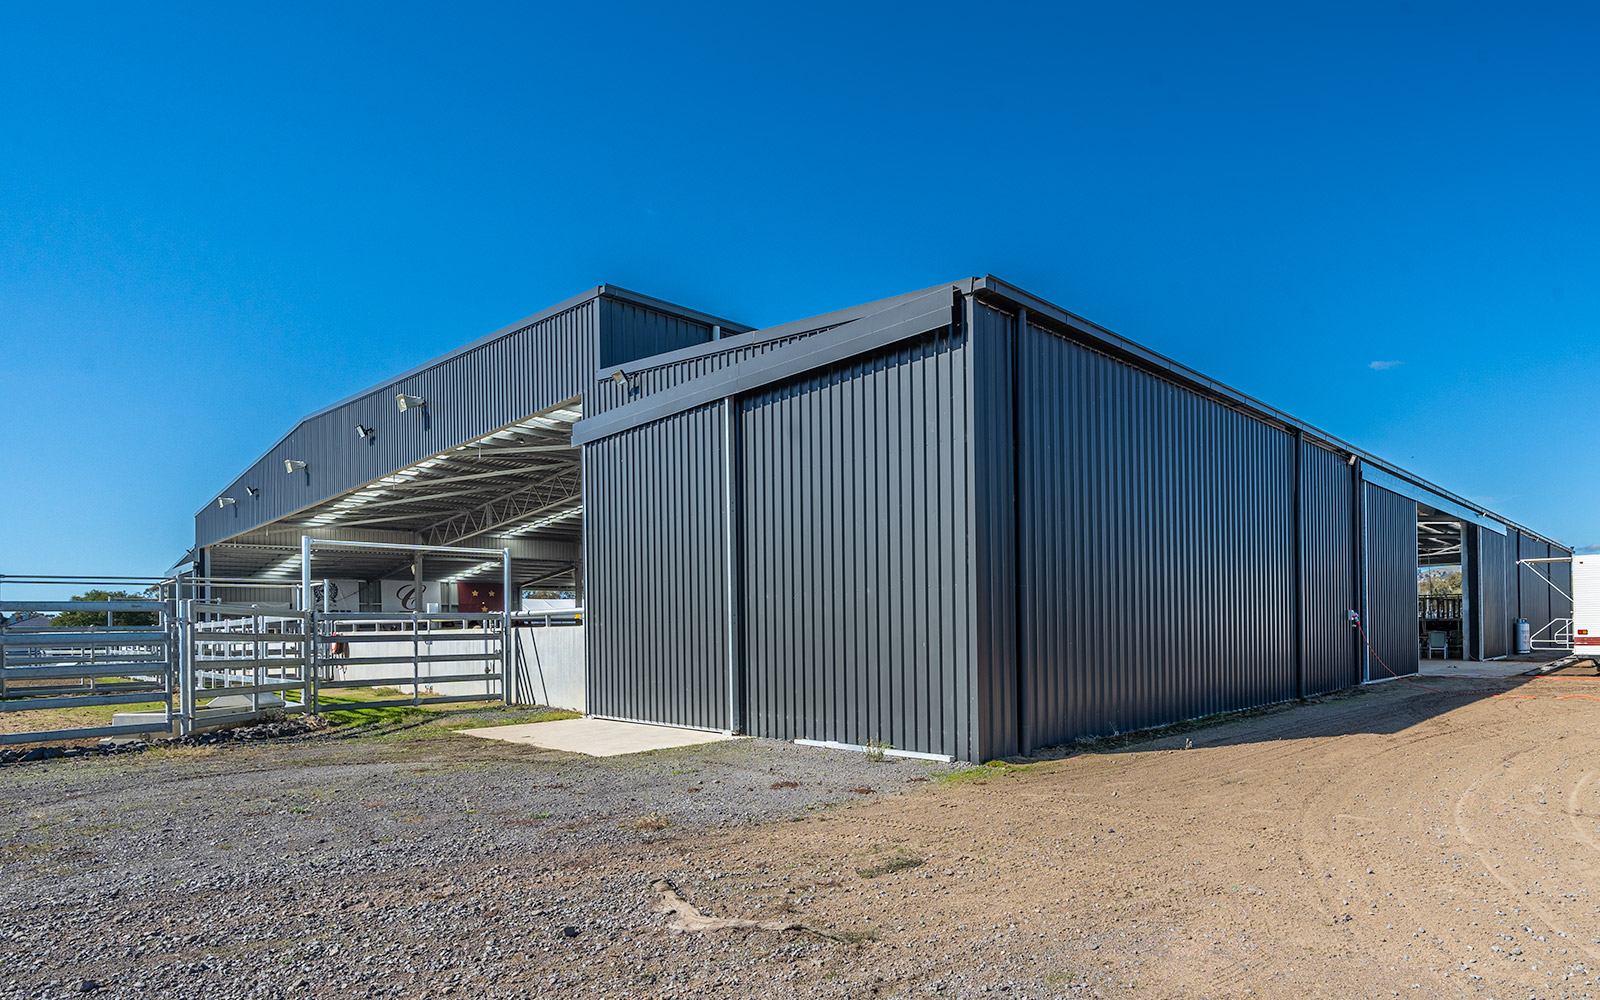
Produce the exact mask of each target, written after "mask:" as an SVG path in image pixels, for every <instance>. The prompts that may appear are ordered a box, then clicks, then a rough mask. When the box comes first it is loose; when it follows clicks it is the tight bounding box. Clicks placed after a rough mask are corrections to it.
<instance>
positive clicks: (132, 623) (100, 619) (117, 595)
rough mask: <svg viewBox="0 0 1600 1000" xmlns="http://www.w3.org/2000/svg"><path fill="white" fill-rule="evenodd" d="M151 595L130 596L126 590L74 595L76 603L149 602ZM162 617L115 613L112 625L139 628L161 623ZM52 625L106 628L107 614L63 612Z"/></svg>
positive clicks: (131, 612)
mask: <svg viewBox="0 0 1600 1000" xmlns="http://www.w3.org/2000/svg"><path fill="white" fill-rule="evenodd" d="M149 596H150V594H149V592H148V591H146V592H145V593H143V594H130V593H128V592H127V591H124V590H89V591H85V592H84V593H81V594H77V595H74V596H73V598H72V600H74V601H142V600H147V599H148V598H149ZM160 620H161V619H160V616H159V615H157V614H156V613H155V612H154V611H113V612H111V623H112V624H113V625H121V626H124V627H132V628H137V627H140V626H145V625H154V624H156V623H157V622H159V621H160ZM51 624H52V625H54V626H55V627H56V628H94V627H95V626H97V625H98V626H101V627H104V626H105V624H106V612H104V611H63V612H61V613H60V614H58V615H56V616H55V618H54V619H52V621H51Z"/></svg>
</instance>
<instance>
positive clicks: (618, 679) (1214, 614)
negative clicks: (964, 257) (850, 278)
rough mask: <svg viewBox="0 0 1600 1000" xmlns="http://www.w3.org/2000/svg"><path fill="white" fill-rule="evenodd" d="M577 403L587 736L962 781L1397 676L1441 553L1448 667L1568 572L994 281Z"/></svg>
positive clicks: (631, 367) (1554, 606)
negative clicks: (892, 762)
mask: <svg viewBox="0 0 1600 1000" xmlns="http://www.w3.org/2000/svg"><path fill="white" fill-rule="evenodd" d="M596 379H597V382H598V383H599V384H601V385H604V386H606V389H604V390H603V391H604V395H605V399H604V402H603V403H602V404H601V405H600V406H597V407H593V408H591V414H592V415H591V416H589V417H587V418H586V419H585V420H584V421H583V422H582V423H580V424H579V425H578V426H577V428H576V431H575V434H574V438H573V440H574V443H576V444H579V445H581V446H582V448H583V453H584V463H583V464H584V505H585V518H584V544H585V564H586V566H587V572H588V588H587V594H586V604H587V609H588V628H589V636H588V653H587V656H588V661H587V673H588V685H589V706H590V711H591V712H593V713H594V714H597V715H602V716H607V717H612V718H620V719H635V720H642V721H650V722H662V723H669V724H673V725H685V726H699V727H705V728H711V729H727V730H736V731H740V732H746V733H750V734H752V735H757V736H771V737H778V738H783V739H806V740H816V741H821V742H831V743H839V744H845V745H854V746H871V745H877V746H887V747H892V748H895V749H897V750H901V751H909V752H915V753H925V754H932V755H937V756H948V757H956V758H965V759H973V760H977V759H986V758H991V757H997V756H1004V755H1008V754H1013V753H1017V752H1019V751H1020V752H1024V753H1025V752H1028V751H1029V750H1031V749H1032V748H1035V747H1039V746H1044V745H1050V744H1056V743H1061V742H1064V741H1068V740H1072V739H1076V738H1080V737H1086V736H1094V735H1101V734H1109V733H1115V732H1119V731H1127V730H1132V729H1139V728H1144V727H1149V726H1155V725H1160V724H1163V723H1169V722H1175V721H1179V720H1183V719H1188V718H1194V717H1198V716H1204V715H1208V714H1212V713H1216V712H1222V711H1228V710H1233V709H1243V708H1248V707H1253V706H1258V705H1264V704H1269V703H1273V702H1278V701H1284V700H1287V699H1291V698H1295V697H1300V696H1306V695H1313V694H1317V693H1322V692H1327V691H1332V690H1335V689H1338V688H1342V687H1346V686H1349V685H1353V684H1358V683H1361V682H1364V681H1368V680H1381V679H1385V678H1387V677H1390V676H1398V675H1403V674H1407V673H1415V672H1416V671H1417V670H1418V657H1419V649H1418V636H1417V615H1418V610H1417V568H1418V565H1419V561H1421V560H1426V559H1428V558H1430V555H1429V553H1430V552H1433V551H1437V552H1438V553H1439V554H1440V555H1439V558H1451V557H1453V558H1454V559H1455V560H1456V562H1457V563H1459V564H1460V565H1461V566H1462V567H1463V571H1464V574H1465V580H1466V585H1465V594H1464V598H1463V601H1462V603H1463V605H1464V608H1463V610H1462V611H1461V613H1460V614H1461V619H1462V631H1463V633H1464V634H1463V636H1462V637H1461V640H1460V641H1461V642H1462V645H1463V647H1464V649H1463V651H1464V652H1465V654H1466V655H1468V656H1469V657H1473V658H1493V657H1499V656H1504V655H1506V654H1508V653H1509V652H1510V651H1511V649H1510V643H1511V641H1512V634H1511V623H1512V620H1513V619H1515V618H1518V617H1522V618H1527V619H1529V620H1530V622H1531V623H1532V626H1533V628H1534V629H1535V630H1538V629H1540V628H1541V627H1543V626H1544V625H1546V624H1548V623H1549V622H1550V620H1551V619H1553V618H1559V617H1563V616H1566V615H1569V614H1570V608H1569V607H1567V606H1565V603H1564V602H1565V600H1566V599H1565V597H1564V595H1563V594H1562V593H1561V592H1560V590H1558V589H1556V588H1554V587H1552V586H1551V585H1550V583H1549V581H1547V580H1545V579H1544V578H1543V577H1542V576H1540V575H1538V574H1537V573H1535V572H1533V571H1531V569H1530V567H1528V566H1526V565H1522V564H1519V563H1518V560H1519V559H1527V558H1534V557H1552V556H1556V557H1559V556H1561V555H1564V554H1570V553H1569V550H1568V549H1566V548H1564V547H1563V546H1561V545H1559V544H1558V543H1556V542H1553V541H1552V540H1550V539H1548V538H1545V537H1543V536H1541V535H1538V534H1537V533H1535V532H1532V531H1529V530H1528V529H1525V528H1521V527H1519V526H1517V525H1515V524H1513V523H1511V522H1509V521H1507V520H1505V519H1504V518H1501V517H1498V516H1496V515H1494V514H1492V513H1491V512H1489V511H1486V510H1484V509H1483V508H1482V507H1480V506H1478V505H1476V504H1473V503H1472V502H1470V501H1468V500H1466V499H1463V498H1461V497H1458V496H1455V495H1454V494H1451V493H1449V492H1448V491H1446V490H1443V489H1441V488H1439V487H1437V486H1434V485H1432V484H1430V483H1427V482H1425V481H1423V480H1421V479H1419V478H1418V477H1416V476H1413V475H1410V474H1408V473H1406V472H1405V471H1404V470H1402V469H1399V468H1397V467H1395V466H1392V465H1389V464H1388V463H1385V462H1383V461H1381V460H1379V459H1377V458H1375V457H1373V456H1371V455H1368V454H1366V453H1364V452H1362V451H1361V450H1359V449H1357V448H1354V447H1353V446H1351V445H1349V444H1346V443H1344V442H1342V441H1340V440H1339V439H1338V438H1335V437H1333V436H1331V435H1329V434H1327V433H1326V432H1323V431H1320V430H1318V429H1316V428H1313V427H1310V426H1307V425H1306V424H1304V423H1302V422H1301V421H1298V420H1296V419H1294V418H1293V417H1290V416H1289V415H1287V414H1285V413H1282V412H1280V411H1278V410H1275V409H1273V408H1271V407H1268V406H1266V405H1264V404H1262V403H1259V402H1257V401H1255V400H1253V399H1250V398H1249V397H1247V396H1244V395H1243V394H1241V393H1238V392H1236V391H1234V390H1232V389H1229V388H1227V387H1226V386H1223V385H1220V384H1218V383H1216V382H1214V381H1213V380H1210V379H1207V378H1205V377H1204V376H1202V375H1200V374H1199V373H1197V372H1195V371H1193V370H1191V369H1189V368H1186V367H1184V366H1182V365H1179V364H1177V363H1175V362H1172V361H1170V360H1168V359H1166V358H1163V357H1161V356H1159V355H1157V354H1155V353H1153V352H1151V351H1148V350H1146V349H1144V348H1142V347H1140V346H1138V345H1136V344H1133V343H1131V342H1129V341H1127V340H1125V339H1123V338H1121V337H1118V336H1116V335H1115V334H1112V333H1110V332H1109V331H1107V330H1105V329H1103V328H1101V327H1098V326H1095V325H1094V324H1092V323H1089V322H1087V321H1085V320H1083V319H1081V318H1079V317H1077V316H1074V315H1073V314H1071V313H1068V312H1066V311H1065V310H1063V309H1060V308H1059V307H1056V306H1054V305H1051V304H1050V303H1048V302H1045V301H1043V300H1041V299H1038V298H1036V297H1034V296H1032V295H1029V294H1027V293H1025V292H1023V291H1021V290H1020V289H1017V288H1015V287H1014V286H1011V285H1008V284H1006V283H1005V282H1003V281H1000V280H998V279H996V278H993V277H984V278H978V279H971V280H965V281H959V282H953V283H951V284H947V285H939V286H935V287H933V288H930V289H926V290H923V291H921V292H916V293H912V294H909V295H905V296H900V297H898V298H894V299H888V300H885V301H883V302H878V303H873V304H870V305H866V306H861V307H858V308H856V309H850V310H844V311H842V312H838V313H833V314H829V315H826V316H820V317H816V318H814V319H811V320H806V321H801V322H798V323H791V324H787V325H785V326H781V327H776V328H772V329H768V330H757V331H751V332H747V333H743V334H739V335H735V336H731V337H727V338H724V339H721V340H718V341H714V342H709V343H704V344H698V345H693V346H687V347H684V348H682V349H679V350H676V351H673V352H669V353H666V354H662V355H659V356H655V357H650V358H645V359H641V360H638V361H635V362H633V363H631V364H628V365H619V366H616V367H615V368H612V369H609V370H602V371H600V372H598V373H596ZM1439 525H1454V526H1455V528H1454V531H1453V534H1452V535H1451V536H1450V538H1448V539H1445V540H1444V541H1442V542H1440V543H1439V544H1438V547H1437V549H1436V550H1435V549H1430V548H1428V546H1429V545H1433V544H1434V533H1435V532H1436V531H1437V528H1438V526H1439ZM1419 530H1423V531H1426V532H1428V537H1427V539H1419ZM1558 582H1559V579H1558ZM1352 611H1354V612H1356V613H1357V614H1358V615H1359V616H1360V619H1361V621H1362V623H1363V627H1364V631H1365V635H1366V637H1367V639H1368V640H1369V641H1370V647H1369V645H1368V642H1364V641H1363V639H1362V632H1361V631H1360V630H1358V629H1357V628H1355V627H1353V626H1352V623H1351V621H1350V618H1349V615H1350V612H1352Z"/></svg>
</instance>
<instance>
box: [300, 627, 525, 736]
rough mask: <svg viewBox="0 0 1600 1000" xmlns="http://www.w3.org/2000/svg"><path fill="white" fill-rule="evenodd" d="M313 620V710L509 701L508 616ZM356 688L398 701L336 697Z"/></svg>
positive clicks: (333, 710)
mask: <svg viewBox="0 0 1600 1000" xmlns="http://www.w3.org/2000/svg"><path fill="white" fill-rule="evenodd" d="M312 617H313V619H314V621H315V626H316V627H315V631H316V669H315V670H314V671H313V672H312V674H311V689H310V705H311V710H312V711H314V712H319V713H321V712H336V711H344V710H350V709H369V708H387V707H391V706H396V705H443V704H449V703H452V702H467V701H472V702H480V701H500V702H504V701H508V698H507V694H506V677H505V672H504V666H505V662H506V657H505V653H504V650H505V642H506V635H505V632H504V631H503V625H504V622H505V614H504V613H503V612H499V611H490V612H429V613H421V612H416V613H412V614H405V615H396V614H394V613H393V612H381V611H380V612H362V613H353V612H316V613H315V614H314V615H313V616H312ZM351 688H395V689H397V690H398V691H399V692H400V696H399V697H395V698H380V699H376V700H351V701H341V700H339V692H340V691H346V690H349V689H351ZM463 689H465V690H463ZM406 691H410V695H409V696H406V695H405V692H406Z"/></svg>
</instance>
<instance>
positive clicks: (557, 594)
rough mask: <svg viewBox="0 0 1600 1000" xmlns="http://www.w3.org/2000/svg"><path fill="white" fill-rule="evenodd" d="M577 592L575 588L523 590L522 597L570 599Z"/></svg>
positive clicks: (548, 599) (552, 599)
mask: <svg viewBox="0 0 1600 1000" xmlns="http://www.w3.org/2000/svg"><path fill="white" fill-rule="evenodd" d="M577 594H578V592H577V591H575V590H548V589H546V590H524V591H523V592H522V596H523V597H532V598H536V599H538V600H542V601H570V600H572V599H573V598H574V597H576V596H577Z"/></svg>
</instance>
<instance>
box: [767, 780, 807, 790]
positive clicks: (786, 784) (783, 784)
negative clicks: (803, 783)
mask: <svg viewBox="0 0 1600 1000" xmlns="http://www.w3.org/2000/svg"><path fill="white" fill-rule="evenodd" d="M769 787H770V788H771V789H772V790H773V791H777V790H778V789H780V788H799V787H800V782H798V781H774V782H773V783H772V784H771V785H770V786H769Z"/></svg>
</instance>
